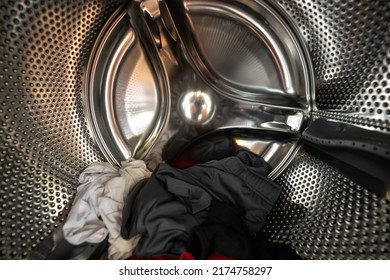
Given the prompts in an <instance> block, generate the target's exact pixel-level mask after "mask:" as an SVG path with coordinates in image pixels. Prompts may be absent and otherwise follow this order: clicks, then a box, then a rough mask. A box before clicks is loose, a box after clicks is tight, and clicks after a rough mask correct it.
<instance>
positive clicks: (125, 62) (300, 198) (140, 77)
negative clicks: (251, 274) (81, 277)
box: [0, 0, 390, 259]
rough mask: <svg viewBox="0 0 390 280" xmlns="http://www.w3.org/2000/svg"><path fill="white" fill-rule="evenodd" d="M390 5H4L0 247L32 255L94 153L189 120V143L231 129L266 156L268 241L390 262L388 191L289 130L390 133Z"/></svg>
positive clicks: (117, 156)
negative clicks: (337, 127)
mask: <svg viewBox="0 0 390 280" xmlns="http://www.w3.org/2000/svg"><path fill="white" fill-rule="evenodd" d="M156 3H157V4H156ZM179 8H180V9H179ZM389 15H390V2H388V1H368V0H367V1H365V0H360V1H349V0H341V1H329V2H326V1H320V0H277V1H271V0H239V1H217V0H215V1H201V0H199V1H198V0H197V1H194V0H187V1H183V6H182V7H174V6H173V4H172V2H169V1H154V0H145V1H142V2H141V1H114V0H112V1H102V0H83V1H70V0H65V1H58V0H53V1H43V0H41V1H32V0H15V1H3V2H1V3H0V94H1V95H0V96H1V99H0V101H1V107H0V108H1V109H0V114H1V118H0V120H1V126H0V137H1V141H0V153H1V157H0V161H1V163H0V215H1V221H0V243H1V245H0V249H1V250H0V258H1V259H34V258H38V256H39V255H40V254H41V253H42V251H43V250H44V249H45V248H43V245H42V244H44V243H45V240H47V239H49V238H51V237H52V234H53V232H54V231H55V230H56V229H57V228H59V227H60V226H61V225H62V224H63V222H64V221H65V219H66V216H67V213H68V212H69V210H70V208H71V204H72V201H73V198H74V196H75V193H76V188H77V180H78V175H79V174H80V172H81V171H82V170H83V169H84V168H85V167H86V166H87V165H88V164H89V163H91V162H95V161H109V162H110V163H112V164H119V163H120V161H121V160H123V159H126V158H128V157H137V158H147V157H148V156H149V155H150V154H151V153H153V152H154V151H155V150H156V149H158V148H160V147H161V146H164V145H165V144H166V142H165V141H168V142H169V141H171V142H173V143H178V142H175V141H176V140H175V139H176V138H175V137H177V135H180V131H187V130H188V128H190V129H191V128H194V127H196V129H195V130H193V131H192V132H193V133H191V134H189V135H184V136H185V137H187V138H186V139H187V140H188V141H191V140H192V139H193V138H197V137H202V136H204V135H206V136H209V135H218V134H229V135H232V137H234V139H235V141H236V143H237V144H239V145H242V146H244V147H247V148H249V149H251V150H252V151H253V152H256V153H258V154H259V155H262V156H263V157H264V158H265V159H266V160H267V161H268V162H269V164H270V165H271V167H272V173H271V174H270V177H271V178H272V179H275V181H276V182H277V183H279V184H280V185H281V186H282V187H283V190H282V194H281V196H280V198H279V200H278V201H277V203H276V205H275V207H274V209H273V211H272V213H271V215H270V216H269V217H268V221H267V223H266V226H265V227H264V229H263V231H264V233H265V234H267V235H268V236H269V237H270V239H271V240H272V241H276V242H280V243H285V244H290V245H291V247H292V248H293V249H295V250H296V251H297V252H298V254H299V255H300V256H301V257H302V258H305V259H389V258H390V252H389V247H390V246H389V245H390V200H389V196H387V197H382V196H379V195H377V194H376V193H372V192H370V191H369V190H368V189H367V188H365V187H363V186H361V185H359V183H357V182H356V181H354V180H353V179H352V178H350V177H348V176H347V175H346V174H345V173H344V172H342V171H341V170H339V169H337V168H336V167H334V166H332V165H330V164H329V163H328V162H327V161H326V160H325V159H324V158H323V157H321V156H320V155H319V154H317V153H316V151H315V150H313V149H309V148H308V147H306V145H302V141H301V137H300V136H301V134H302V132H303V131H304V129H305V128H306V127H307V126H308V125H309V124H310V123H311V122H312V121H314V120H316V119H319V118H323V119H327V120H331V121H337V122H340V123H344V124H352V125H354V126H356V127H360V128H364V129H367V130H370V131H377V132H380V133H382V134H383V135H388V134H389V132H390V123H389V119H390V106H389V104H390V84H389V82H390V66H389V65H390V32H389V26H388V18H389ZM179 19H180V20H179ZM233 38H234V40H233ZM145 42H146V43H147V44H145ZM146 46H149V47H146ZM186 129H187V130H186ZM180 136H183V135H180ZM171 146H172V145H171Z"/></svg>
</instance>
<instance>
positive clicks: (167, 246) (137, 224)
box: [63, 149, 284, 259]
mask: <svg viewBox="0 0 390 280" xmlns="http://www.w3.org/2000/svg"><path fill="white" fill-rule="evenodd" d="M267 174H268V165H267V163H266V162H265V161H264V160H263V159H262V158H261V157H259V156H258V155H256V154H253V153H251V152H249V151H246V150H241V149H239V150H237V151H236V152H235V154H234V155H233V156H229V157H225V158H222V159H219V160H210V161H207V162H205V163H199V164H195V165H192V166H190V167H187V168H183V169H180V168H177V167H173V166H172V165H169V164H167V163H160V164H159V165H157V167H156V168H155V169H154V171H153V172H151V171H149V170H148V168H147V166H146V164H145V162H144V161H141V160H135V159H129V160H127V161H125V162H122V164H121V166H120V167H114V166H111V165H109V164H108V163H92V164H91V165H90V166H88V167H87V168H86V169H85V170H84V172H83V173H82V174H81V175H80V178H79V182H80V185H79V187H78V189H77V194H76V198H75V200H74V203H73V206H72V209H71V211H70V213H69V215H68V218H67V220H66V222H65V224H64V227H63V232H64V236H65V239H66V240H67V241H68V242H69V243H71V244H74V245H78V244H82V243H84V242H89V243H99V242H102V241H103V240H104V239H105V238H107V237H108V242H109V248H108V258H109V259H253V258H261V254H258V252H259V244H260V243H259V238H256V234H257V235H258V234H259V232H260V231H261V229H262V227H263V225H264V223H265V219H266V216H267V214H269V212H270V211H271V210H272V207H273V204H274V203H275V201H276V200H277V198H278V196H279V194H280V192H281V187H280V186H279V185H277V184H275V183H274V182H273V181H271V180H269V179H268V178H267ZM267 244H268V243H267ZM267 244H266V245H267ZM268 245H269V244H268ZM268 245H267V246H268ZM267 246H264V244H263V245H261V246H260V247H267ZM268 247H269V246H268ZM271 247H272V246H271ZM271 250H272V249H271ZM260 251H261V248H260ZM282 251H283V249H282ZM263 253H264V252H263ZM263 256H264V254H263ZM265 256H267V255H265ZM274 258H279V257H277V256H276V257H274ZM281 258H284V257H283V255H282V257H281Z"/></svg>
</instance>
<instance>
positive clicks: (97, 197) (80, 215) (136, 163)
mask: <svg viewBox="0 0 390 280" xmlns="http://www.w3.org/2000/svg"><path fill="white" fill-rule="evenodd" d="M150 175H151V172H150V171H149V170H148V169H147V167H146V164H145V162H144V161H142V160H135V159H129V160H127V161H124V162H122V163H121V167H115V166H112V165H110V164H109V163H106V162H94V163H91V164H90V165H89V166H88V167H87V168H86V169H85V170H84V171H83V172H82V173H81V174H80V176H79V183H80V185H79V187H78V188H77V193H76V197H75V199H74V202H73V205H72V208H71V210H70V212H69V215H68V217H67V220H66V221H65V224H64V226H63V232H64V237H65V239H66V240H67V241H68V242H69V243H71V244H73V245H79V244H82V243H84V242H89V243H100V242H102V241H103V240H104V239H105V238H106V237H107V235H108V242H109V248H108V259H128V258H129V257H131V256H132V253H133V250H134V248H135V247H136V246H137V244H138V241H139V239H140V236H139V235H137V236H134V237H133V238H131V239H130V240H125V239H123V238H122V237H121V235H120V229H121V223H122V210H123V207H124V202H125V199H126V197H127V195H128V193H129V191H130V190H131V189H132V188H133V187H134V185H135V184H136V183H138V182H139V181H141V180H142V179H145V178H148V177H150Z"/></svg>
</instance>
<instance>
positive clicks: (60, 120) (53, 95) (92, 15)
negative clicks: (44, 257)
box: [0, 0, 117, 259]
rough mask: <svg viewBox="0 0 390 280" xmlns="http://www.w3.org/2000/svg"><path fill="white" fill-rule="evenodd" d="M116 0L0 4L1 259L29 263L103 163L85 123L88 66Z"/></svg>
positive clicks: (28, 0)
mask: <svg viewBox="0 0 390 280" xmlns="http://www.w3.org/2000/svg"><path fill="white" fill-rule="evenodd" d="M116 6H117V3H116V2H115V1H111V2H110V1H105V0H104V1H103V0H102V1H97V0H94V1H71V0H68V1H46V0H45V1H30V0H26V1H1V2H0V96H1V101H0V102H1V109H0V110H1V111H0V112H1V118H0V121H1V126H0V137H1V142H0V153H1V155H0V157H1V158H0V161H1V165H0V215H1V222H0V248H1V251H0V258H3V259H11V258H15V259H23V258H27V257H28V256H29V254H30V252H31V251H32V250H34V249H35V248H36V247H37V246H38V244H39V243H40V242H41V241H42V240H43V239H44V238H45V237H46V236H49V235H50V234H51V233H52V232H53V230H54V229H55V228H56V227H58V225H59V224H61V223H62V222H63V221H64V218H65V216H66V214H67V212H68V210H69V205H70V203H71V200H72V197H73V195H74V193H75V190H76V187H77V178H78V176H77V175H78V174H79V173H80V171H81V170H82V169H83V168H84V167H85V166H86V165H87V164H88V163H90V162H93V161H97V160H102V156H101V155H100V152H99V151H98V150H97V149H96V147H95V146H94V145H93V144H92V141H91V139H90V136H89V135H88V132H87V129H86V124H85V120H84V116H83V112H82V111H83V107H82V100H81V85H82V75H83V66H84V63H85V62H86V59H87V58H88V55H89V51H90V49H91V47H92V44H93V42H94V40H95V37H96V36H97V34H98V32H99V31H100V28H101V27H102V25H103V24H104V23H105V20H106V19H107V18H108V17H109V16H110V15H111V13H112V12H113V10H114V9H115V7H116Z"/></svg>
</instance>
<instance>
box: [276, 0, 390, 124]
mask: <svg viewBox="0 0 390 280" xmlns="http://www.w3.org/2000/svg"><path fill="white" fill-rule="evenodd" d="M278 2H279V3H280V4H281V5H282V6H283V7H284V8H285V10H286V11H287V12H288V13H289V14H290V15H291V17H292V18H293V20H294V21H295V22H296V24H298V26H299V28H300V30H301V32H302V34H303V35H304V37H305V38H306V40H307V43H308V46H309V49H310V51H311V55H312V60H313V66H314V71H315V75H316V78H317V91H316V103H317V108H318V109H319V110H320V111H322V112H318V114H316V115H317V116H321V117H328V118H331V119H336V120H340V121H344V122H350V123H355V124H359V125H363V126H370V127H372V128H376V129H380V130H383V131H386V132H389V127H390V123H389V119H390V84H389V81H390V69H389V65H390V48H389V46H390V35H389V33H390V32H389V29H390V27H389V17H390V2H389V1H386V0H384V1H381V0H378V1H361V0H360V1H354V0H350V1H348V0H342V1H322V0H311V1H310V0H295V1H290V0H280V1H278ZM324 111H327V112H328V113H325V112H324ZM329 111H332V113H329Z"/></svg>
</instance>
